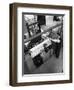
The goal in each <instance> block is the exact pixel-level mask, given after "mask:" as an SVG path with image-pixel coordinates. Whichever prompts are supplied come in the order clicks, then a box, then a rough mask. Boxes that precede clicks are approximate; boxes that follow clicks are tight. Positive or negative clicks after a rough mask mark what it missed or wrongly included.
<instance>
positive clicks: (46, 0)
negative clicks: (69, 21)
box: [0, 0, 74, 90]
mask: <svg viewBox="0 0 74 90" xmlns="http://www.w3.org/2000/svg"><path fill="white" fill-rule="evenodd" d="M12 2H14V0H0V90H6V89H7V90H39V89H41V90H59V89H60V90H64V89H66V90H73V89H74V82H73V83H72V84H58V85H44V86H43V85H42V86H26V87H11V86H9V84H8V83H9V3H12ZM15 2H24V3H40V4H42V3H43V4H56V5H58V4H59V5H71V6H73V10H74V0H15ZM73 15H74V13H73ZM73 21H74V18H73ZM73 68H74V66H73ZM73 81H74V80H73Z"/></svg>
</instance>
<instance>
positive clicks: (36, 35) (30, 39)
mask: <svg viewBox="0 0 74 90" xmlns="http://www.w3.org/2000/svg"><path fill="white" fill-rule="evenodd" d="M61 25H63V23H62V22H61V23H60V24H57V25H55V26H52V27H50V28H48V29H47V30H45V31H44V32H41V33H39V34H37V35H34V36H32V37H30V38H28V39H26V40H24V43H25V42H28V41H30V40H32V39H34V38H36V37H38V36H40V35H42V34H44V33H46V32H48V31H49V30H51V29H54V28H56V27H58V26H61Z"/></svg>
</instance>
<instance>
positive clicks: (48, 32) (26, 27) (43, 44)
mask: <svg viewBox="0 0 74 90" xmlns="http://www.w3.org/2000/svg"><path fill="white" fill-rule="evenodd" d="M63 22H64V15H63V14H52V13H49V14H36V13H33V14H32V13H27V14H26V13H22V62H23V63H22V74H23V75H27V74H28V75H29V74H53V73H63V71H64V70H63V69H64V68H63Z"/></svg>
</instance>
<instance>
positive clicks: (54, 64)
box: [24, 49, 63, 74]
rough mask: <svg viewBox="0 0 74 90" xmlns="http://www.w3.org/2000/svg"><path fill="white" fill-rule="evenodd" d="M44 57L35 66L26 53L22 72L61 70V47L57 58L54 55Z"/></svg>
mask: <svg viewBox="0 0 74 90" xmlns="http://www.w3.org/2000/svg"><path fill="white" fill-rule="evenodd" d="M45 57H46V61H44V63H43V64H42V65H41V66H40V67H38V68H36V66H35V65H34V63H33V60H32V58H31V57H30V56H29V55H27V56H26V58H25V64H24V74H41V73H61V72H62V71H63V49H61V51H60V56H59V58H56V57H55V56H54V55H52V56H51V57H48V55H47V56H45Z"/></svg>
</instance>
